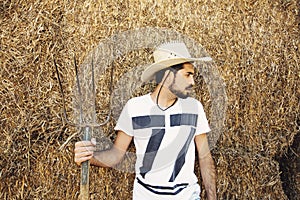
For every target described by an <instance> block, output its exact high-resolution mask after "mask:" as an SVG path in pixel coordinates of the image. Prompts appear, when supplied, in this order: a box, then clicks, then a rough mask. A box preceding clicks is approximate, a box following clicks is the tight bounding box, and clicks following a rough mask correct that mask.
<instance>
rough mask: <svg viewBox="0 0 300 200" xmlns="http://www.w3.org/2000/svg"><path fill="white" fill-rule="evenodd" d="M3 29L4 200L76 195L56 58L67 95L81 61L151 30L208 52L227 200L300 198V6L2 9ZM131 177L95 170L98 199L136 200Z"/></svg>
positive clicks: (25, 4)
mask: <svg viewBox="0 0 300 200" xmlns="http://www.w3.org/2000/svg"><path fill="white" fill-rule="evenodd" d="M0 20H1V24H0V26H1V27H0V37H1V38H0V50H1V52H0V60H1V68H0V80H1V81H0V95H1V99H0V100H1V102H0V103H1V104H0V115H1V118H0V127H1V128H0V135H1V141H0V152H1V155H0V167H1V168H0V170H1V171H0V180H1V182H0V198H1V199H76V198H77V197H78V192H79V173H80V169H79V168H78V167H77V166H76V165H75V164H74V162H73V153H72V151H73V145H74V142H75V141H77V140H78V139H79V138H78V137H76V138H74V139H73V140H71V142H70V143H68V144H67V145H66V147H65V148H63V149H62V150H59V147H60V146H61V145H62V144H63V143H64V142H65V141H66V139H67V138H68V137H69V136H70V135H72V134H73V133H75V132H76V130H75V129H73V128H71V127H69V126H67V125H66V124H65V123H64V122H63V120H62V110H61V107H62V101H61V96H60V93H59V87H58V84H57V78H56V75H55V70H54V67H53V56H54V57H55V58H56V59H57V62H58V64H59V67H60V70H61V72H62V73H63V74H64V76H63V77H64V82H63V83H64V86H65V90H66V93H67V94H70V93H71V92H72V84H73V80H74V79H73V78H74V70H73V52H75V53H76V56H77V59H78V62H79V63H82V62H83V60H84V59H85V57H86V56H87V55H88V53H89V52H91V51H92V50H93V49H94V48H95V47H96V46H97V45H98V44H99V43H100V42H101V41H102V40H103V39H105V38H107V37H109V36H111V35H112V34H115V33H118V32H121V31H126V30H130V29H133V28H140V27H147V26H151V27H163V28H171V29H174V30H177V31H179V32H180V33H182V34H185V35H187V36H189V37H191V38H193V39H194V40H196V41H197V42H199V43H200V44H202V45H203V46H204V47H205V49H206V51H207V52H208V53H209V54H210V55H211V56H212V57H213V58H214V60H215V67H216V68H217V69H218V70H219V71H220V74H221V76H222V77H223V78H224V82H225V83H226V90H227V96H228V109H227V113H226V114H227V116H226V121H225V130H224V133H223V134H222V136H221V137H220V138H219V141H218V144H217V148H215V149H214V151H213V154H214V158H215V161H216V165H217V170H218V181H217V184H218V185H217V187H218V196H219V199H287V198H290V199H299V196H300V194H299V190H300V189H299V188H300V175H299V153H300V151H299V134H298V135H297V133H299V123H300V122H299V121H300V119H299V110H300V109H299V97H300V91H299V83H300V82H299V78H300V77H299V76H300V75H299V68H300V67H299V62H300V53H299V48H300V45H299V1H296V0H260V1H254V0H248V1H246V0H241V1H230V0H222V1H221V0H203V1H191V0H190V1H159V0H157V1H155V0H152V1H146V0H143V1H137V0H121V1H118V2H111V1H100V2H98V1H92V0H87V1H83V2H81V1H64V0H63V1H58V0H51V1H37V0H36V1H34V0H32V1H25V0H20V1H17V0H16V1H13V0H12V1H3V0H2V1H0ZM129 62H130V61H129ZM131 62H133V60H131ZM123 72H124V71H122V68H118V71H116V73H117V74H122V73H123ZM203 95H204V96H201V97H199V98H201V99H202V100H205V102H204V105H205V107H206V108H207V109H208V106H209V100H208V99H209V97H207V94H205V93H204V94H203ZM205 95H206V96H205ZM111 137H113V135H112V136H111ZM284 162H286V164H285V163H284ZM197 173H198V175H199V170H198V168H197ZM133 177H134V175H133V174H130V173H123V172H119V171H117V170H113V169H98V168H93V169H92V172H91V188H90V191H91V197H92V199H130V197H131V190H132V181H133ZM282 185H284V188H283V187H282ZM284 191H285V193H284ZM202 196H203V197H204V196H205V192H203V193H202Z"/></svg>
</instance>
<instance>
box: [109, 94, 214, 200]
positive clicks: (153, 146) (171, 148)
mask: <svg viewBox="0 0 300 200" xmlns="http://www.w3.org/2000/svg"><path fill="white" fill-rule="evenodd" d="M115 130H121V131H123V132H125V133H126V134H128V135H130V136H133V138H134V144H135V147H136V155H137V160H136V165H135V170H136V181H135V184H134V196H135V195H136V196H138V195H139V192H140V193H142V192H143V195H142V199H143V200H147V199H151V200H153V199H164V198H166V199H170V195H171V196H172V199H175V196H176V197H177V196H182V195H184V193H185V192H184V191H188V189H187V188H189V187H190V186H193V185H195V184H197V182H198V179H197V177H196V175H195V173H194V162H195V143H194V137H195V135H199V134H202V133H207V132H209V131H210V128H209V125H208V121H207V119H206V116H205V112H204V110H203V106H202V104H201V103H200V102H199V101H197V100H196V99H194V98H187V99H180V98H178V100H177V102H176V103H175V104H174V105H173V106H171V107H170V108H168V109H166V110H164V111H163V110H161V109H159V108H158V106H157V105H156V104H155V103H154V102H153V101H152V99H151V96H150V94H147V95H144V96H140V97H135V98H132V99H130V100H129V101H128V102H127V103H126V105H125V107H124V109H123V110H122V113H121V115H120V117H119V120H118V122H117V125H116V127H115ZM141 190H143V191H141ZM145 195H146V196H145ZM134 199H137V200H138V199H139V198H138V197H136V198H135V197H134ZM178 199H179V198H178ZM181 199H182V198H181Z"/></svg>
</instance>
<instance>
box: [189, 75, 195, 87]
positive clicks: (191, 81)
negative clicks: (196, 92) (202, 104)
mask: <svg viewBox="0 0 300 200" xmlns="http://www.w3.org/2000/svg"><path fill="white" fill-rule="evenodd" d="M190 84H191V85H195V80H194V77H191V79H190Z"/></svg>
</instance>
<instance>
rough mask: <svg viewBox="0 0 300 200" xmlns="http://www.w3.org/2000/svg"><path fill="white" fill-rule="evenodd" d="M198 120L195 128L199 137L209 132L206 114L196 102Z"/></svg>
mask: <svg viewBox="0 0 300 200" xmlns="http://www.w3.org/2000/svg"><path fill="white" fill-rule="evenodd" d="M197 107H198V120H197V127H196V135H200V134H203V133H208V132H210V131H211V129H210V127H209V124H208V120H207V118H206V114H205V112H204V109H203V106H202V104H201V103H200V102H199V101H198V106H197Z"/></svg>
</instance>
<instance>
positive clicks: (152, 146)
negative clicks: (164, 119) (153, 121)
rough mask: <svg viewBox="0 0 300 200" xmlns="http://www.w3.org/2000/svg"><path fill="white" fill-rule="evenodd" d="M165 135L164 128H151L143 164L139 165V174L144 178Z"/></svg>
mask: <svg viewBox="0 0 300 200" xmlns="http://www.w3.org/2000/svg"><path fill="white" fill-rule="evenodd" d="M164 135H165V129H152V135H151V137H150V139H149V142H148V144H147V148H146V152H145V155H144V158H143V166H142V167H140V174H141V176H142V177H143V178H145V175H146V173H148V172H149V171H150V170H151V168H152V165H153V162H154V159H155V156H156V154H157V151H158V149H159V146H160V144H161V142H162V139H163V137H164Z"/></svg>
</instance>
